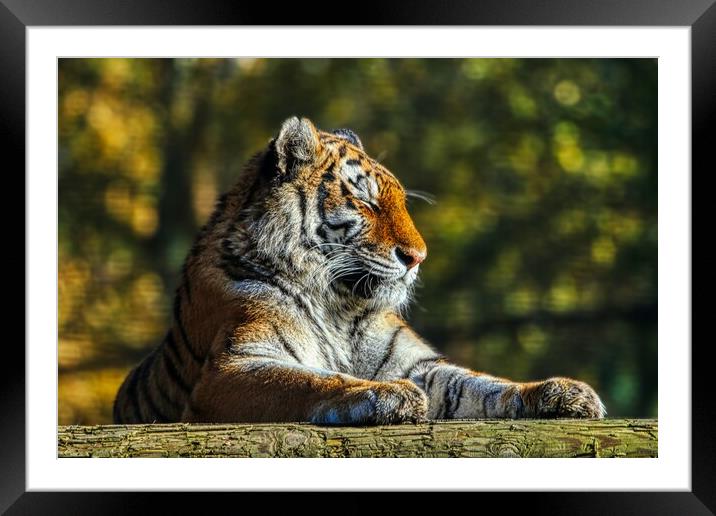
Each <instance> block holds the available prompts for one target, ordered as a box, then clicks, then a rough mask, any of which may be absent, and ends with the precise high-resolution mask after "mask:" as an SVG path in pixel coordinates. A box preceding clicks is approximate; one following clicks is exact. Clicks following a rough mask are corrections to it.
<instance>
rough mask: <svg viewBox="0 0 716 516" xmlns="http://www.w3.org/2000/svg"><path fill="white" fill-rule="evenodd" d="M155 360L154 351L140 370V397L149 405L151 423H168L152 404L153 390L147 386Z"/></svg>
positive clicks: (159, 410) (154, 404) (165, 417)
mask: <svg viewBox="0 0 716 516" xmlns="http://www.w3.org/2000/svg"><path fill="white" fill-rule="evenodd" d="M156 358H157V352H156V350H155V351H154V352H152V354H151V355H149V358H148V359H147V360H146V361H145V365H144V367H143V369H142V377H141V378H140V379H139V382H140V383H139V387H140V390H141V393H142V397H143V398H144V401H145V402H146V404H147V405H149V411H150V412H151V417H150V418H149V419H151V420H152V421H153V422H154V421H156V422H159V423H166V422H167V421H169V419H168V418H167V416H165V415H164V413H163V412H162V410H161V409H160V408H159V407H157V404H156V403H155V402H154V398H153V397H152V391H153V390H154V389H151V388H150V386H149V379H150V377H151V376H152V374H151V369H152V366H153V365H154V362H155V360H156Z"/></svg>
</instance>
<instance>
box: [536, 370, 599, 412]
mask: <svg viewBox="0 0 716 516" xmlns="http://www.w3.org/2000/svg"><path fill="white" fill-rule="evenodd" d="M522 397H523V400H524V402H525V407H526V409H527V413H528V414H531V415H532V416H533V417H537V418H593V419H601V418H603V417H604V416H605V415H606V414H607V411H606V408H605V407H604V404H603V403H602V400H601V399H599V396H598V395H597V393H596V392H594V389H592V388H591V387H590V386H589V385H587V384H586V383H584V382H579V381H577V380H572V379H570V378H550V379H549V380H545V381H543V382H540V383H538V384H536V385H535V386H533V387H531V388H530V389H529V390H528V391H527V392H525V393H523V395H522Z"/></svg>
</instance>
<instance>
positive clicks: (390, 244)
mask: <svg viewBox="0 0 716 516" xmlns="http://www.w3.org/2000/svg"><path fill="white" fill-rule="evenodd" d="M268 154H269V155H271V154H272V155H273V156H274V158H273V164H272V165H271V166H269V167H264V168H265V169H267V170H268V174H269V175H271V176H273V177H271V179H270V184H271V187H270V188H269V190H268V193H267V197H266V198H265V204H264V206H265V208H264V210H263V211H264V214H263V216H262V217H261V218H260V219H259V220H258V221H257V224H256V226H255V229H256V231H255V232H254V233H255V234H256V235H258V237H259V238H257V241H256V244H257V247H258V249H259V250H260V251H262V254H263V255H264V256H265V257H267V258H269V257H274V258H276V257H280V258H279V259H288V260H291V261H292V266H293V268H294V269H295V270H296V271H297V274H299V275H300V274H301V273H303V274H305V275H306V278H305V279H306V280H307V281H308V282H310V286H313V287H317V288H330V289H332V290H333V291H336V292H338V293H340V294H342V295H344V296H353V297H355V298H357V299H363V300H368V301H369V302H372V303H374V304H376V305H379V306H383V307H395V308H399V307H401V306H402V305H404V304H405V302H406V301H407V300H408V298H409V296H410V293H411V291H412V288H413V284H414V281H415V279H416V277H417V274H418V269H419V266H420V263H421V262H422V261H423V260H425V258H426V256H427V248H426V245H425V241H424V240H423V238H422V236H421V235H420V233H419V232H418V230H417V229H416V228H415V225H414V223H413V220H412V219H411V217H410V215H409V214H408V210H407V208H406V191H405V189H404V188H403V187H402V185H401V184H400V182H399V181H398V179H397V178H396V177H395V176H394V175H393V174H392V173H391V172H390V171H388V170H387V169H386V168H385V167H383V166H382V165H380V164H379V163H378V162H377V161H375V160H374V159H372V158H370V157H369V156H368V155H367V154H366V153H365V151H364V149H363V145H362V143H361V141H360V139H359V138H358V136H356V135H355V133H353V132H352V131H350V130H348V129H339V130H336V131H333V132H324V131H319V130H317V129H316V128H315V126H314V125H313V124H312V123H311V121H310V120H308V119H305V118H303V119H299V118H296V117H294V118H290V119H288V120H286V121H285V122H284V123H283V125H282V127H281V130H280V131H279V134H278V136H277V137H276V138H275V139H274V140H272V142H271V144H270V146H269V153H268ZM265 173H266V172H265Z"/></svg>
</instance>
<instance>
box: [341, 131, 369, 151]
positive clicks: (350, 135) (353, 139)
mask: <svg viewBox="0 0 716 516" xmlns="http://www.w3.org/2000/svg"><path fill="white" fill-rule="evenodd" d="M333 134H335V135H336V136H340V137H341V138H343V139H344V140H348V141H349V142H350V143H352V144H353V145H355V146H356V147H358V148H359V149H360V150H365V149H363V142H362V141H360V138H358V135H357V134H356V133H354V132H353V131H351V130H350V129H336V130H335V131H333Z"/></svg>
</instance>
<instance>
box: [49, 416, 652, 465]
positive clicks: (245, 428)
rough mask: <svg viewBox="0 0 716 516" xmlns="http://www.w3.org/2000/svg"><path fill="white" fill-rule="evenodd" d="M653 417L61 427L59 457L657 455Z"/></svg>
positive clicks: (59, 432)
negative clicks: (344, 424) (366, 424)
mask: <svg viewBox="0 0 716 516" xmlns="http://www.w3.org/2000/svg"><path fill="white" fill-rule="evenodd" d="M657 432H658V422H657V420H655V419H606V420H567V419H563V420H519V421H514V420H481V421H466V420H453V421H432V422H428V423H422V424H417V425H411V424H405V425H395V426H375V427H338V426H336V427H326V426H314V425H308V424H301V423H289V424H285V423H284V424H184V423H180V424H161V425H159V424H155V425H102V426H60V427H59V431H58V456H59V457H656V456H657V453H658V438H657Z"/></svg>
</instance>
